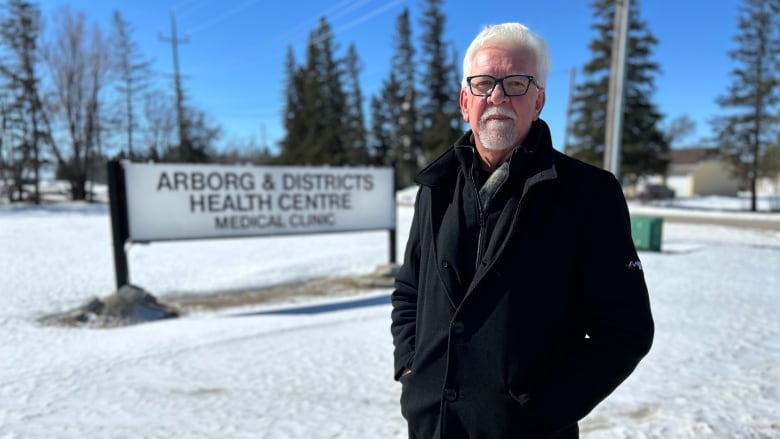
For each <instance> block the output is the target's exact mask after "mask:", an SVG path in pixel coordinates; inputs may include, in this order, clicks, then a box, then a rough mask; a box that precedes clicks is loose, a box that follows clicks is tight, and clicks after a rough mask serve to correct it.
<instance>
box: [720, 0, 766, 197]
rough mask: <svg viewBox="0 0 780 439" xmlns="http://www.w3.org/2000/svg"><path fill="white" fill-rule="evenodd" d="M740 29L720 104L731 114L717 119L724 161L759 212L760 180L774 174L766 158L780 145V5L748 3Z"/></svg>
mask: <svg viewBox="0 0 780 439" xmlns="http://www.w3.org/2000/svg"><path fill="white" fill-rule="evenodd" d="M738 26H739V32H738V34H737V35H736V36H735V38H734V40H735V41H736V43H737V45H738V47H737V48H736V49H734V50H731V51H729V56H730V57H731V59H732V60H733V61H734V65H735V67H734V69H733V70H732V71H731V75H730V77H729V78H724V79H723V83H724V84H726V86H725V88H726V90H725V94H724V95H722V96H720V97H719V98H718V100H717V101H718V104H719V105H720V107H721V109H722V110H731V112H730V113H729V114H727V115H723V116H718V117H716V118H714V119H713V128H714V131H715V133H716V139H717V142H718V145H719V153H720V155H721V157H723V158H725V159H727V160H728V161H730V162H731V164H732V168H733V171H734V174H735V175H736V176H737V177H739V178H740V179H742V180H743V181H745V182H746V184H747V185H748V186H749V189H750V191H751V193H752V195H751V203H750V210H751V211H755V210H756V209H757V203H756V180H757V179H758V178H759V177H761V176H762V175H765V174H768V173H769V172H770V171H772V170H774V169H773V168H774V166H772V163H771V161H770V162H769V163H766V164H762V161H761V158H762V155H765V154H767V152H768V151H769V150H770V149H771V147H772V146H773V145H777V142H778V126H780V108H778V107H780V0H743V1H742V4H741V6H740V13H739V25H738Z"/></svg>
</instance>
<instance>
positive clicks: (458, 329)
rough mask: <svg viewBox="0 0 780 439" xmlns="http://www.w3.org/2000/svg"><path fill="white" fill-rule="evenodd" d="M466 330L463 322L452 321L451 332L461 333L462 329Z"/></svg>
mask: <svg viewBox="0 0 780 439" xmlns="http://www.w3.org/2000/svg"><path fill="white" fill-rule="evenodd" d="M465 330H466V325H464V324H463V322H453V323H452V333H453V334H463V331H465Z"/></svg>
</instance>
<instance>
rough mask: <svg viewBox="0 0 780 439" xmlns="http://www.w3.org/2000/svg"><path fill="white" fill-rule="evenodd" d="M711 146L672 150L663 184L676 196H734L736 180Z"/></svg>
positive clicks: (736, 186)
mask: <svg viewBox="0 0 780 439" xmlns="http://www.w3.org/2000/svg"><path fill="white" fill-rule="evenodd" d="M716 151H717V150H716V149H715V148H684V149H672V150H671V151H670V152H669V157H670V161H669V167H668V169H667V172H666V178H665V184H666V186H668V187H669V188H671V189H673V190H674V193H675V196H677V197H680V198H686V197H694V196H707V195H728V196H731V195H737V192H739V189H740V182H739V180H738V179H737V178H735V177H734V176H732V175H731V171H730V169H729V166H728V164H727V163H726V162H724V161H723V160H722V159H720V158H719V157H718V156H717V154H716Z"/></svg>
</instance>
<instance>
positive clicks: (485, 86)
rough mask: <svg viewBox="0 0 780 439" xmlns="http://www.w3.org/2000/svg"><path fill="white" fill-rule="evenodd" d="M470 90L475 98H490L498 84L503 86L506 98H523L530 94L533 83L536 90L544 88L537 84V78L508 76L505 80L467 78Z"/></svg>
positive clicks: (484, 77)
mask: <svg viewBox="0 0 780 439" xmlns="http://www.w3.org/2000/svg"><path fill="white" fill-rule="evenodd" d="M466 83H468V85H469V90H471V94H473V95H474V96H490V95H491V94H493V90H494V89H495V88H496V84H501V89H502V90H504V95H505V96H522V95H524V94H526V93H528V88H529V87H530V86H531V84H532V83H533V84H534V85H535V86H536V88H538V89H541V88H542V86H541V85H539V83H538V82H536V78H534V77H533V76H531V75H508V76H504V77H503V78H496V77H495V76H490V75H474V76H469V77H467V78H466Z"/></svg>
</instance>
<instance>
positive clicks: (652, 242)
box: [631, 216, 664, 252]
mask: <svg viewBox="0 0 780 439" xmlns="http://www.w3.org/2000/svg"><path fill="white" fill-rule="evenodd" d="M663 222H664V220H663V218H659V217H655V216H632V217H631V237H632V238H633V239H634V247H636V249H637V250H649V251H654V252H660V251H661V229H662V227H663Z"/></svg>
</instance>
